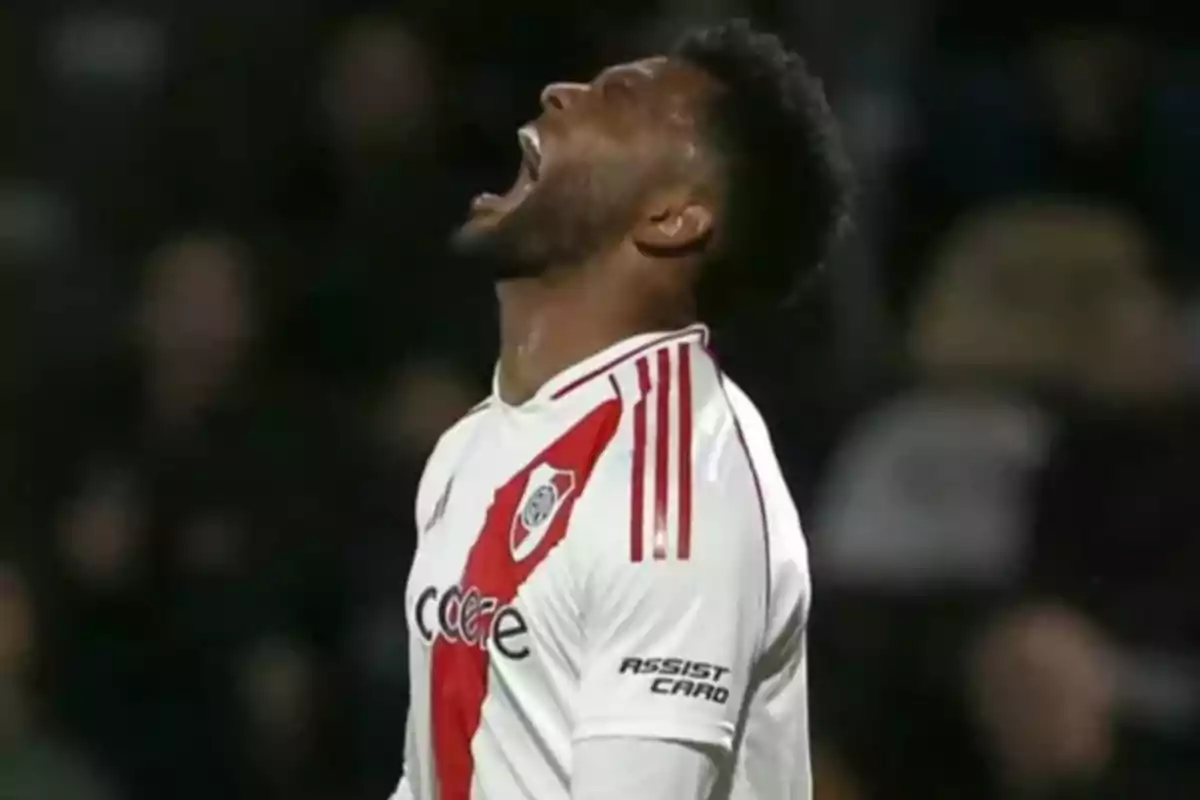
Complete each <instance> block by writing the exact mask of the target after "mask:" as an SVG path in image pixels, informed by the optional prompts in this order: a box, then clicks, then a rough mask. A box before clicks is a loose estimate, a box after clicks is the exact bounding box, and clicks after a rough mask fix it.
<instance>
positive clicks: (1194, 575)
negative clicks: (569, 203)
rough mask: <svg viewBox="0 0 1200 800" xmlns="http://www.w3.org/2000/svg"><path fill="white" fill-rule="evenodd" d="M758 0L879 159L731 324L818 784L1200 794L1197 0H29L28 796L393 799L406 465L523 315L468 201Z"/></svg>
mask: <svg viewBox="0 0 1200 800" xmlns="http://www.w3.org/2000/svg"><path fill="white" fill-rule="evenodd" d="M730 13H739V14H752V15H754V16H755V17H756V18H757V19H759V20H760V21H762V22H764V23H765V24H767V25H771V26H774V27H776V28H777V29H778V30H780V31H782V32H783V33H784V34H785V36H786V37H787V38H788V39H789V40H791V41H792V42H794V43H795V44H796V45H798V46H799V47H801V48H802V49H803V50H804V51H805V52H806V53H807V54H808V56H809V58H810V60H811V61H812V63H813V65H814V67H815V68H816V69H817V70H818V71H819V72H820V73H821V74H823V75H824V76H825V77H826V82H827V88H828V90H829V92H830V95H831V97H832V99H833V104H834V106H835V107H836V109H837V111H838V113H839V115H840V117H841V119H842V121H843V124H844V127H845V132H846V135H847V137H848V139H849V141H850V143H851V145H852V149H853V152H854V155H855V159H856V161H857V163H858V167H859V171H860V173H861V181H862V189H861V194H860V202H859V217H858V223H857V227H856V230H855V233H854V236H853V237H852V238H851V240H850V241H848V242H847V243H846V245H845V246H844V247H843V248H842V249H841V250H840V251H839V252H838V253H837V254H836V257H835V258H833V259H832V260H831V262H830V264H829V265H828V266H829V268H828V269H827V270H826V271H825V273H824V274H823V276H822V279H821V280H820V281H819V282H818V283H817V285H815V286H813V287H812V289H811V291H810V292H809V293H808V294H807V295H806V296H805V297H804V299H803V300H802V302H800V303H799V304H798V305H796V306H794V307H792V308H789V309H786V310H784V311H781V312H780V313H778V314H774V315H770V316H766V317H763V318H761V319H759V320H756V322H755V325H754V329H746V330H743V331H741V332H740V333H736V334H734V335H732V336H726V337H719V338H718V340H717V342H716V346H717V349H718V351H719V352H720V353H721V354H722V356H723V358H724V361H725V363H726V365H727V369H728V370H729V371H730V372H731V373H732V375H733V376H734V378H735V379H736V380H738V381H739V382H740V383H741V384H742V385H743V386H744V387H745V388H747V390H748V391H749V392H750V393H751V394H752V395H753V396H754V397H755V398H756V399H758V401H759V403H760V406H761V407H762V409H763V411H764V414H765V415H766V417H767V419H768V420H769V421H770V422H771V423H772V425H773V428H774V432H775V444H776V448H777V450H778V452H779V455H780V457H781V459H782V461H783V463H784V467H785V471H786V473H787V475H788V478H789V480H790V481H791V484H792V488H793V491H794V493H795V495H796V497H797V499H798V501H799V503H800V505H801V509H802V512H803V515H804V518H805V521H806V528H807V530H808V534H809V537H810V541H811V546H812V557H813V570H814V583H815V586H816V590H817V593H818V594H817V599H816V605H815V611H814V616H813V621H812V626H811V658H812V678H811V680H812V694H813V706H814V719H813V729H814V733H815V742H816V761H817V779H816V780H817V792H818V800H890V799H891V798H921V800H930V799H931V798H982V799H983V800H988V799H994V800H1043V799H1045V800H1049V799H1050V798H1054V799H1055V800H1058V799H1059V798H1075V799H1078V800H1083V799H1084V798H1089V799H1090V798H1114V797H1120V798H1138V800H1173V798H1195V797H1200V590H1198V585H1200V495H1198V494H1197V493H1196V491H1195V489H1196V488H1197V483H1198V479H1200V403H1198V402H1197V394H1196V392H1195V386H1196V379H1197V375H1198V372H1200V293H1198V291H1197V283H1198V280H1197V279H1198V278H1200V269H1198V268H1197V261H1196V259H1197V256H1198V255H1200V253H1198V250H1200V224H1198V221H1197V220H1196V219H1194V215H1195V214H1196V213H1197V209H1200V196H1198V194H1200V38H1197V37H1196V35H1195V33H1196V32H1195V30H1194V29H1193V28H1191V27H1189V24H1188V23H1187V21H1186V20H1185V19H1184V15H1183V13H1182V12H1178V11H1174V10H1173V9H1172V8H1170V7H1168V6H1163V7H1158V6H1155V4H1154V3H1152V2H1149V1H1148V0H1143V2H1139V3H1105V2H1103V0H1097V1H1096V2H1090V3H1086V4H1085V3H1075V4H1072V3H1064V2H1061V0H1041V1H1040V2H1029V1H1028V0H1018V1H1017V2H1007V3H999V2H974V3H966V2H963V3H954V2H948V1H943V2H939V1H938V0H836V1H835V0H762V1H761V2H756V1H754V0H742V1H741V2H738V1H736V0H636V2H635V0H606V2H605V3H596V4H587V5H582V4H581V5H573V4H571V3H569V2H563V3H559V4H550V3H547V2H544V0H543V2H537V1H536V0H507V2H502V3H501V2H495V1H494V0H445V2H433V1H432V0H424V1H422V0H409V2H404V0H394V1H393V2H390V3H386V4H378V3H370V4H368V3H363V2H354V1H352V0H336V1H335V0H90V1H89V0H4V2H3V4H2V5H0V387H2V389H0V420H2V421H3V424H2V425H0V476H2V478H3V480H2V481H0V489H2V491H0V798H2V800H164V799H166V798H170V799H171V800H191V799H192V798H196V800H200V798H203V799H204V800H211V799H212V798H228V799H229V800H241V798H247V799H249V798H254V800H271V799H272V798H280V800H282V799H283V798H286V799H287V800H383V798H385V797H386V796H387V795H388V794H389V792H390V790H391V788H392V786H393V784H394V782H395V780H396V777H397V775H398V773H399V770H400V765H401V758H402V755H401V754H402V749H403V743H402V740H403V720H404V715H405V708H406V704H407V697H406V691H407V689H406V680H407V677H406V675H405V647H406V644H405V631H404V622H403V619H404V615H403V606H402V601H403V589H404V582H405V576H406V571H407V567H408V562H409V559H410V556H411V553H412V549H413V544H414V542H413V538H414V532H413V522H412V514H411V508H412V500H413V493H414V491H415V486H416V480H417V476H418V473H419V469H420V467H421V464H422V461H423V458H424V456H425V455H426V453H427V452H428V451H429V449H430V448H431V446H432V444H433V442H434V440H435V438H436V437H437V435H438V433H439V432H440V431H441V430H442V429H444V428H445V427H446V426H447V425H448V424H449V423H450V422H452V421H453V420H454V419H456V418H457V416H458V415H459V414H460V413H461V412H462V411H463V410H464V409H466V408H467V407H469V406H470V405H471V404H473V403H474V402H475V401H477V400H478V399H479V398H480V397H482V396H483V394H484V393H485V392H486V391H487V379H488V376H489V374H490V369H491V360H492V355H493V352H494V347H495V343H494V331H493V319H492V302H493V299H492V296H491V289H490V287H489V286H487V285H484V284H482V283H481V284H479V285H476V284H475V283H473V282H472V281H470V280H465V279H463V277H462V276H461V275H458V274H456V272H455V269H454V267H455V265H454V264H453V263H451V262H449V261H448V260H447V255H446V253H445V251H444V248H443V242H444V239H445V235H446V233H447V231H448V230H449V229H450V228H451V227H452V226H453V225H454V224H455V223H456V222H457V221H458V219H459V218H460V215H461V214H462V213H463V210H464V209H465V205H466V201H467V199H468V198H469V197H470V196H471V195H472V194H474V193H475V192H477V191H479V190H480V189H483V188H494V187H500V186H504V185H507V183H508V182H509V181H510V176H511V175H512V172H513V169H514V167H515V164H516V161H517V159H518V154H517V148H516V143H515V137H514V134H513V131H514V129H515V127H516V126H517V125H518V124H519V123H520V122H521V121H523V120H525V119H527V118H529V117H530V116H532V115H534V114H535V113H536V111H535V109H536V100H535V98H536V93H537V90H538V89H539V88H540V86H541V85H542V84H543V83H545V82H548V81H550V80H553V79H560V78H585V77H587V76H589V75H591V74H593V73H594V72H595V70H596V69H597V68H598V67H599V66H601V65H603V64H605V63H608V62H611V61H615V60H619V59H624V58H627V57H629V56H631V55H639V54H642V53H645V52H647V51H653V50H654V49H655V48H657V47H659V46H660V45H661V43H662V42H664V41H666V40H667V39H668V38H670V36H671V35H673V34H674V33H675V32H677V31H678V30H679V29H680V28H681V27H682V26H684V25H686V24H688V23H690V22H694V21H703V20H708V19H712V18H716V17H720V16H724V15H726V14H730ZM780 257H781V258H787V257H788V254H786V253H781V254H780Z"/></svg>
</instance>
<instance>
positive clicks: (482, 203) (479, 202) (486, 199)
mask: <svg viewBox="0 0 1200 800" xmlns="http://www.w3.org/2000/svg"><path fill="white" fill-rule="evenodd" d="M517 141H518V142H519V143H520V146H521V166H520V168H519V169H518V170H517V178H516V180H515V181H514V182H513V185H512V187H511V188H510V189H509V190H508V191H507V192H505V193H504V194H494V193H491V192H485V193H484V194H481V195H479V196H478V197H476V198H475V199H474V200H473V201H472V202H471V213H472V214H478V213H496V212H501V213H505V212H508V211H511V210H512V209H514V208H516V207H517V206H518V205H520V204H521V202H522V201H524V200H525V198H526V197H528V196H529V193H530V192H532V191H533V187H534V186H535V185H536V184H537V182H538V178H539V177H540V176H541V171H542V141H541V137H540V136H539V135H538V130H537V128H535V127H534V126H533V125H525V126H523V127H522V128H521V129H520V130H518V131H517Z"/></svg>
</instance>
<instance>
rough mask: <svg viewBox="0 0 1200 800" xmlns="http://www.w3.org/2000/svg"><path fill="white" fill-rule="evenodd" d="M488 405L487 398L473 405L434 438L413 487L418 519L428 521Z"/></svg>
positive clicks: (489, 403) (480, 422)
mask: <svg viewBox="0 0 1200 800" xmlns="http://www.w3.org/2000/svg"><path fill="white" fill-rule="evenodd" d="M491 405H492V399H491V398H490V397H489V398H487V399H485V400H482V401H481V402H479V403H476V404H475V405H474V406H472V407H471V409H470V410H469V411H468V412H467V413H466V414H464V415H463V416H462V417H461V418H459V420H458V421H457V422H455V423H454V424H453V425H451V426H450V427H449V428H447V429H446V430H445V431H444V432H443V433H442V435H441V436H439V437H438V440H437V443H436V444H435V445H434V446H433V450H432V451H431V452H430V454H429V457H428V458H426V459H425V467H424V469H423V470H422V471H421V479H420V483H419V484H418V486H417V502H416V512H417V518H418V520H421V519H425V518H428V517H429V515H430V514H432V513H433V507H434V506H435V505H437V503H438V498H439V497H440V496H441V494H443V493H444V492H445V491H446V488H447V487H446V482H447V481H448V480H449V479H450V475H451V473H452V471H453V469H454V464H455V462H456V461H457V460H458V457H459V455H460V454H461V453H462V451H463V449H464V448H466V446H467V445H468V443H469V442H470V440H471V437H472V436H473V435H474V433H475V431H476V430H477V429H478V426H479V425H481V424H482V423H483V421H484V420H485V419H486V418H487V412H488V410H489V409H490V408H491ZM418 524H420V522H418Z"/></svg>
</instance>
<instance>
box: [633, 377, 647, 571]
mask: <svg viewBox="0 0 1200 800" xmlns="http://www.w3.org/2000/svg"><path fill="white" fill-rule="evenodd" d="M637 377H638V391H639V394H640V396H639V397H638V401H637V404H636V405H635V406H634V407H633V478H632V480H633V485H632V487H630V492H629V504H630V505H629V560H630V561H633V562H635V563H636V562H638V561H641V560H642V546H643V543H642V531H643V530H644V528H643V524H642V515H643V513H644V511H643V509H644V508H645V503H644V498H645V492H646V487H645V483H646V395H647V394H648V393H649V391H650V364H649V362H648V361H647V359H645V358H639V359H638V360H637Z"/></svg>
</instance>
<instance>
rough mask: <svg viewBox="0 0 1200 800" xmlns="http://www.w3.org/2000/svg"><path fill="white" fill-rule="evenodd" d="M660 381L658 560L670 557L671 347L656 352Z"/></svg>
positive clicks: (656, 420)
mask: <svg viewBox="0 0 1200 800" xmlns="http://www.w3.org/2000/svg"><path fill="white" fill-rule="evenodd" d="M655 360H656V361H657V366H658V384H657V386H655V388H656V389H657V393H656V395H657V396H656V397H655V401H656V403H655V409H654V560H655V561H662V560H663V559H665V558H666V557H667V523H668V519H667V504H668V503H669V501H670V489H671V484H670V481H669V480H668V478H669V477H670V469H671V451H670V444H671V350H670V348H667V347H664V348H662V349H661V350H659V351H658V353H657V354H656V359H655Z"/></svg>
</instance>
